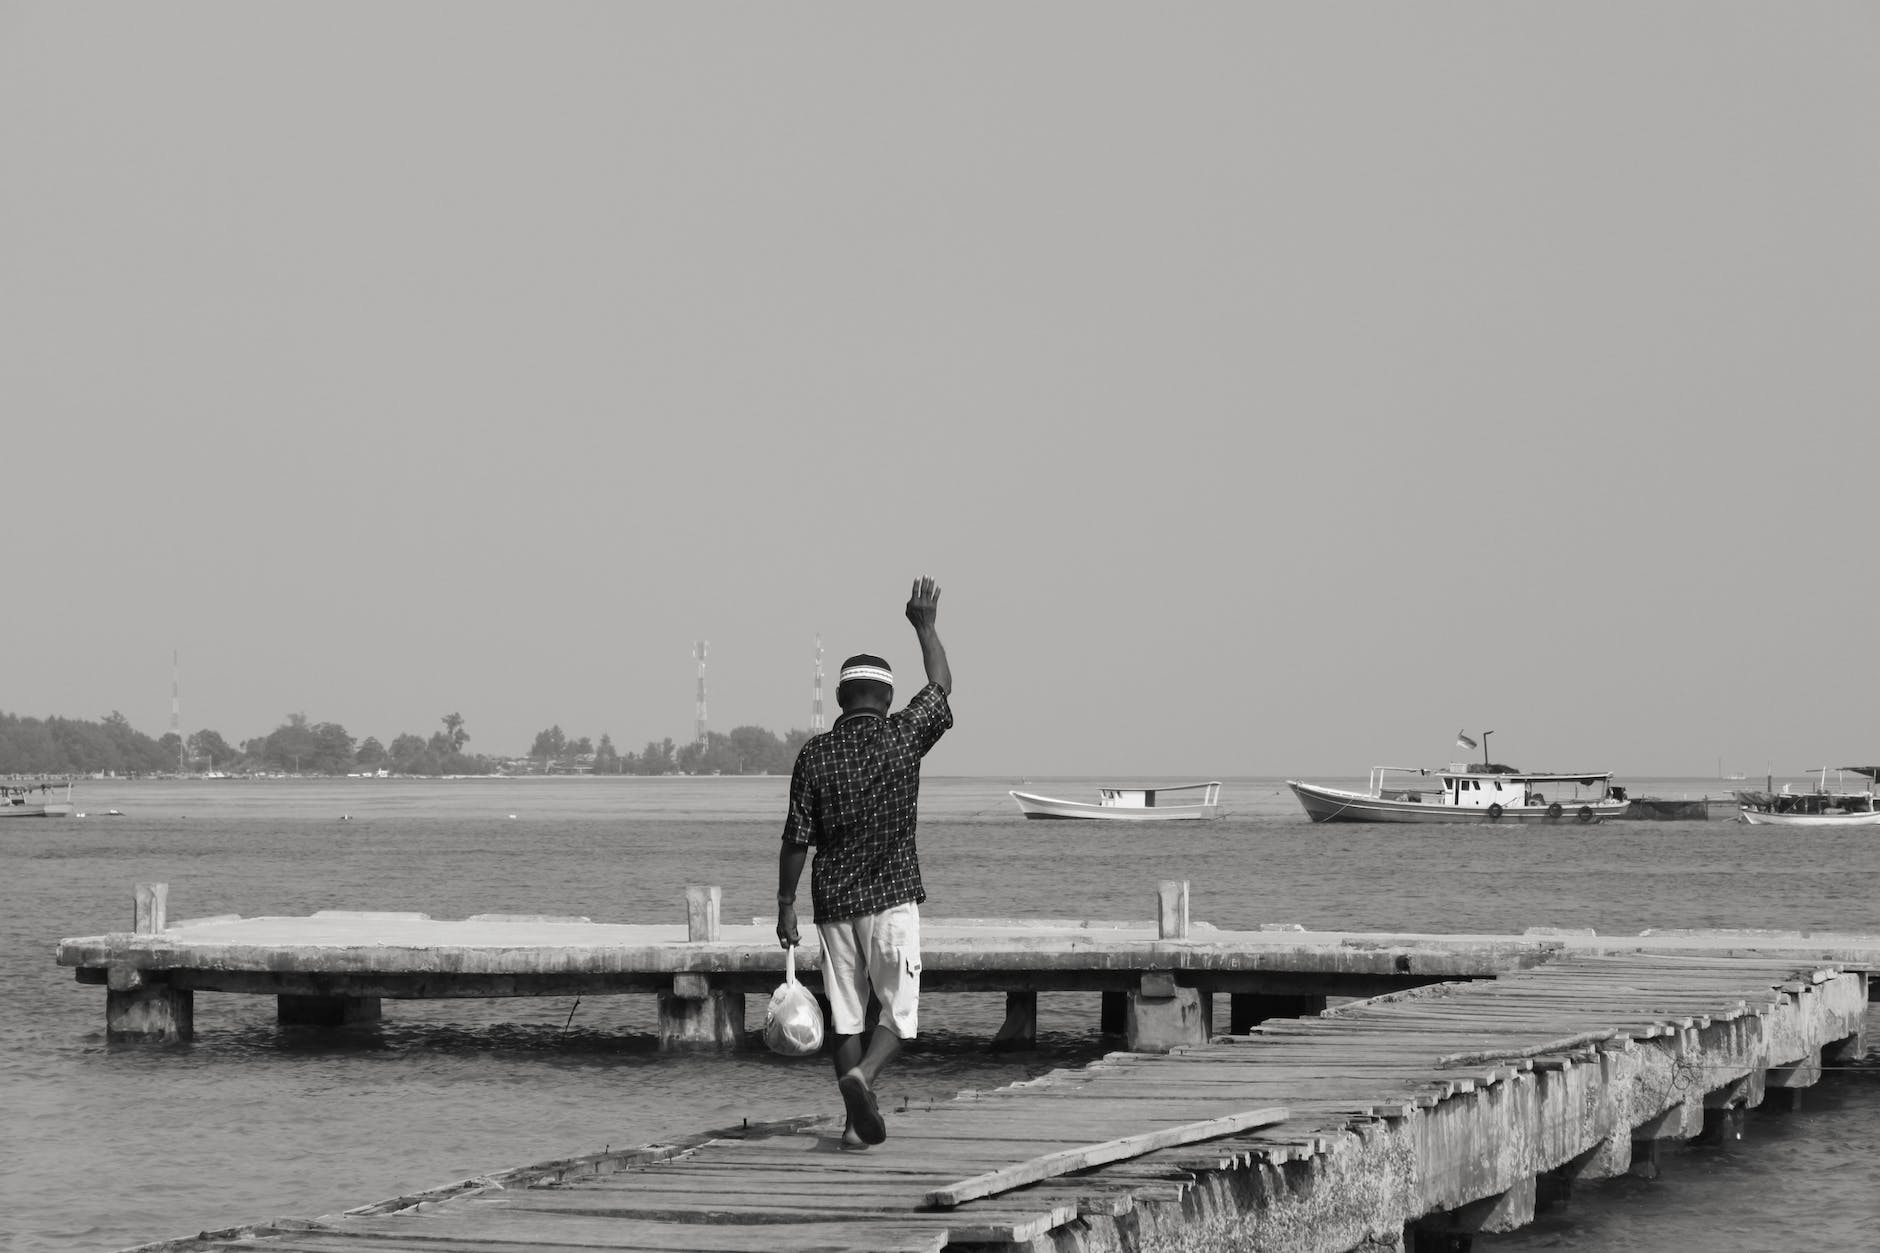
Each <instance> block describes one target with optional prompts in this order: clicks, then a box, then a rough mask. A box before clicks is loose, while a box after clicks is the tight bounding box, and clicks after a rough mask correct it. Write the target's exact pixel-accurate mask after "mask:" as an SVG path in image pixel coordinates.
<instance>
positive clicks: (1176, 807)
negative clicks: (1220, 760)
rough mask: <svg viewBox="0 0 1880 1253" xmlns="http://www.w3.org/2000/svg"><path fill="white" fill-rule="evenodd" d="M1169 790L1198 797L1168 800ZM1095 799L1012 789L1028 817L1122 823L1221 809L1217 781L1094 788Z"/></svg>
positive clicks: (1200, 814) (1201, 815)
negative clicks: (1093, 801)
mask: <svg viewBox="0 0 1880 1253" xmlns="http://www.w3.org/2000/svg"><path fill="white" fill-rule="evenodd" d="M1171 793H1175V794H1179V795H1182V796H1184V797H1185V796H1187V795H1189V794H1195V793H1198V794H1199V797H1200V799H1198V800H1187V799H1182V800H1177V801H1175V802H1174V803H1172V804H1171V803H1170V802H1169V800H1168V799H1167V798H1168V796H1169V795H1170V794H1171ZM1097 796H1098V801H1097V803H1096V804H1094V805H1092V804H1089V803H1087V802H1084V801H1061V800H1057V799H1056V798H1054V797H1050V796H1036V795H1034V794H1032V793H1030V792H1013V793H1012V799H1013V800H1015V801H1017V802H1018V809H1019V812H1020V813H1022V814H1024V815H1025V816H1026V817H1027V818H1107V819H1111V820H1113V821H1121V822H1170V821H1173V820H1176V819H1181V818H1213V817H1215V816H1216V815H1217V814H1218V813H1219V812H1220V800H1221V785H1220V783H1219V782H1218V781H1217V782H1213V783H1177V784H1169V785H1143V786H1133V785H1130V786H1113V787H1099V788H1098V789H1097Z"/></svg>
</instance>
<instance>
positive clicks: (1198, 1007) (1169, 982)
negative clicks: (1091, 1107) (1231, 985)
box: [1124, 879, 1214, 1053]
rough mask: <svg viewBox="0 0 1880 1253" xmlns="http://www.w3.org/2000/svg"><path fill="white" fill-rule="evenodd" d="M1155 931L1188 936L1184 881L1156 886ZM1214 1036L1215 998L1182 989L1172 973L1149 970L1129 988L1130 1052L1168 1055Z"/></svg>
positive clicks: (1175, 936) (1165, 936) (1172, 937)
mask: <svg viewBox="0 0 1880 1253" xmlns="http://www.w3.org/2000/svg"><path fill="white" fill-rule="evenodd" d="M1156 934H1157V935H1158V936H1159V937H1160V938H1161V939H1164V940H1186V939H1187V938H1188V882H1187V880H1185V879H1183V880H1175V879H1165V880H1163V881H1162V882H1161V883H1159V884H1157V885H1156ZM1213 1034H1214V996H1213V994H1212V993H1210V992H1205V991H1202V990H1201V989H1199V988H1185V987H1182V986H1180V985H1178V984H1177V983H1176V982H1175V976H1174V974H1173V973H1172V972H1168V971H1156V970H1152V971H1150V972H1149V973H1148V974H1146V975H1144V976H1143V977H1142V981H1141V982H1140V983H1139V984H1138V985H1137V986H1136V987H1135V988H1134V989H1132V990H1131V991H1130V993H1129V1005H1128V1014H1127V1019H1126V1021H1125V1024H1124V1037H1125V1039H1126V1040H1127V1042H1128V1047H1129V1049H1130V1051H1131V1052H1136V1053H1166V1052H1168V1051H1169V1050H1170V1049H1174V1048H1179V1047H1180V1046H1182V1045H1184V1044H1205V1043H1207V1041H1208V1037H1209V1036H1211V1035H1213Z"/></svg>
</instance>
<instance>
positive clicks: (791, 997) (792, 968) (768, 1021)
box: [764, 947, 823, 1057]
mask: <svg viewBox="0 0 1880 1253" xmlns="http://www.w3.org/2000/svg"><path fill="white" fill-rule="evenodd" d="M764 1043H765V1044H767V1045H769V1046H770V1051H771V1052H773V1053H782V1054H783V1055H784V1056H785V1057H808V1056H809V1055H810V1054H811V1053H815V1052H819V1051H821V1049H822V1044H823V1016H822V1006H820V1005H818V1004H817V1003H816V994H815V993H813V992H811V991H810V990H809V989H808V988H806V987H804V986H803V985H802V984H800V983H798V982H797V981H796V949H795V948H794V947H792V948H787V949H785V950H784V959H783V982H782V983H781V984H779V985H778V986H777V990H776V991H775V992H772V993H771V994H770V1008H769V1009H767V1010H765V1011H764Z"/></svg>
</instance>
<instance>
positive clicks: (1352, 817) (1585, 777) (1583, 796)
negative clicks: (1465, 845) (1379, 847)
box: [1286, 764, 1627, 823]
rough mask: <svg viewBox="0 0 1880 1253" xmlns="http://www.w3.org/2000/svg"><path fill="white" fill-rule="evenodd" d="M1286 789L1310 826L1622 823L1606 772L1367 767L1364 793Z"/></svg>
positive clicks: (1617, 794)
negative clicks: (1616, 820)
mask: <svg viewBox="0 0 1880 1253" xmlns="http://www.w3.org/2000/svg"><path fill="white" fill-rule="evenodd" d="M1392 775H1407V776H1412V778H1411V779H1409V780H1393V779H1392V778H1391V777H1390V776H1392ZM1286 786H1287V787H1289V788H1291V789H1292V791H1293V795H1294V796H1296V797H1298V798H1299V804H1300V805H1301V807H1303V808H1304V809H1305V811H1306V816H1307V817H1308V818H1310V819H1312V821H1314V822H1421V823H1458V822H1501V823H1510V822H1512V823H1560V822H1603V821H1605V820H1606V819H1608V818H1618V817H1621V816H1623V815H1624V813H1625V809H1626V805H1627V800H1626V795H1625V789H1624V788H1622V787H1616V786H1614V785H1613V782H1612V772H1611V771H1608V770H1542V771H1527V770H1490V769H1486V768H1484V769H1473V768H1469V767H1465V766H1462V765H1460V764H1453V765H1451V766H1450V767H1449V769H1447V770H1424V769H1421V768H1419V767H1415V766H1373V767H1372V768H1371V782H1370V787H1369V788H1368V789H1367V790H1365V791H1363V792H1357V791H1352V790H1349V789H1345V788H1335V787H1324V786H1321V785H1319V784H1316V783H1304V782H1301V781H1299V780H1297V779H1288V780H1286Z"/></svg>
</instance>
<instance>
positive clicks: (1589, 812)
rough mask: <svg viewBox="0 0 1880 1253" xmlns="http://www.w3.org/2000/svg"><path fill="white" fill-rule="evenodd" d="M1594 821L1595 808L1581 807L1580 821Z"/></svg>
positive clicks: (1589, 806)
mask: <svg viewBox="0 0 1880 1253" xmlns="http://www.w3.org/2000/svg"><path fill="white" fill-rule="evenodd" d="M1592 820H1593V807H1592V806H1591V805H1582V806H1580V821H1581V822H1591V821H1592Z"/></svg>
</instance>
